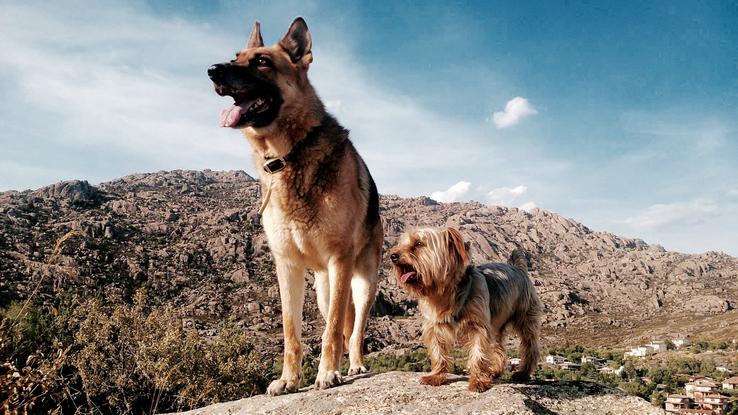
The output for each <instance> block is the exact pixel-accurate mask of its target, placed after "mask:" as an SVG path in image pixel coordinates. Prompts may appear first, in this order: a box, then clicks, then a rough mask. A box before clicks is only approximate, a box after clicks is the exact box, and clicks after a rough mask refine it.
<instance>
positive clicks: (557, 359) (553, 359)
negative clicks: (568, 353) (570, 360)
mask: <svg viewBox="0 0 738 415" xmlns="http://www.w3.org/2000/svg"><path fill="white" fill-rule="evenodd" d="M564 362H566V359H564V358H563V357H561V356H556V355H552V354H550V355H548V356H546V363H549V364H552V365H558V364H561V363H564Z"/></svg>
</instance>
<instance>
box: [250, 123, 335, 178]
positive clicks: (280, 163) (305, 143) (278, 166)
mask: <svg viewBox="0 0 738 415" xmlns="http://www.w3.org/2000/svg"><path fill="white" fill-rule="evenodd" d="M325 118H327V116H326V117H324V118H323V120H321V123H320V125H318V126H317V127H315V128H313V129H311V130H310V131H309V132H308V133H307V135H306V136H305V138H303V139H302V140H300V141H298V142H297V144H295V145H294V146H293V147H292V150H290V152H289V153H287V154H286V155H284V157H274V158H268V159H266V160H265V161H264V164H262V167H263V168H264V171H265V172H267V173H269V174H274V173H279V172H280V171H282V170H284V169H285V168H286V167H287V166H288V165H289V163H290V162H291V161H294V160H295V159H296V158H297V156H298V155H299V153H300V152H301V151H303V150H304V149H305V148H306V147H309V146H310V145H312V144H313V142H314V141H315V140H316V139H317V138H318V136H319V135H320V131H321V130H322V129H323V124H324V123H325Z"/></svg>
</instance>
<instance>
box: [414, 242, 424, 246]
mask: <svg viewBox="0 0 738 415" xmlns="http://www.w3.org/2000/svg"><path fill="white" fill-rule="evenodd" d="M414 246H415V248H422V247H423V243H422V242H420V241H418V242H415V245H414Z"/></svg>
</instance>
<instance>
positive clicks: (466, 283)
mask: <svg viewBox="0 0 738 415" xmlns="http://www.w3.org/2000/svg"><path fill="white" fill-rule="evenodd" d="M390 258H391V260H392V265H393V269H394V271H395V273H396V275H397V277H398V279H399V280H400V283H401V285H402V286H403V287H404V288H405V289H407V290H408V291H409V292H410V293H412V294H414V295H415V296H416V297H417V298H418V302H419V307H420V310H421V311H422V314H423V318H424V324H423V342H424V343H425V346H426V348H427V349H428V353H429V355H430V358H431V367H432V371H431V373H430V374H428V375H426V376H423V377H422V378H421V380H420V381H421V383H424V384H428V385H436V386H437V385H441V384H443V383H444V381H445V380H446V373H447V372H448V371H449V369H450V368H452V366H453V365H452V361H451V356H450V352H451V349H452V348H453V346H454V345H455V344H456V342H457V341H459V342H461V343H462V344H463V346H464V348H465V349H466V350H467V352H468V368H469V375H470V379H469V390H472V391H480V392H481V391H485V390H487V389H489V388H490V386H491V384H492V380H493V379H494V378H496V377H498V376H499V375H500V374H501V373H502V372H503V371H504V369H505V363H506V357H505V350H504V348H503V340H504V334H505V331H506V329H508V328H510V329H512V330H514V331H515V332H516V333H517V334H518V335H519V336H520V349H521V350H520V352H521V353H520V354H521V363H520V366H519V368H518V370H517V371H516V372H515V373H514V374H513V380H516V381H523V380H527V379H529V378H530V375H531V374H532V373H533V371H535V368H536V366H537V364H538V359H539V355H540V351H539V337H540V321H541V313H542V307H541V302H540V300H539V298H538V295H537V294H536V291H535V288H534V286H533V283H532V282H531V280H530V278H529V277H528V273H527V269H528V267H527V260H526V254H525V251H523V250H522V248H519V249H517V250H516V251H515V252H513V254H512V257H511V264H503V263H490V264H484V265H479V266H474V265H470V263H469V254H468V248H467V246H466V245H465V243H464V240H463V237H462V236H461V233H459V231H457V230H456V229H453V228H446V229H419V230H416V231H413V232H409V233H407V234H405V235H403V236H402V237H401V239H400V242H399V244H398V245H397V246H396V247H394V248H393V249H392V251H391V255H390Z"/></svg>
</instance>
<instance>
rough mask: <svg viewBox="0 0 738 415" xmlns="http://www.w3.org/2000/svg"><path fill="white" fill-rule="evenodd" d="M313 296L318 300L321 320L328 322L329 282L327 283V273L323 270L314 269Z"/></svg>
mask: <svg viewBox="0 0 738 415" xmlns="http://www.w3.org/2000/svg"><path fill="white" fill-rule="evenodd" d="M313 288H315V297H316V299H317V302H318V310H320V315H321V316H323V321H325V322H328V296H329V295H330V290H331V289H330V284H329V283H328V273H327V272H324V271H315V283H314V284H313Z"/></svg>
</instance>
